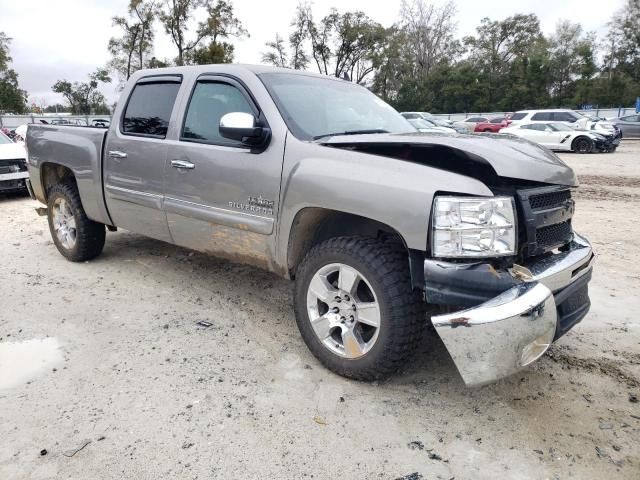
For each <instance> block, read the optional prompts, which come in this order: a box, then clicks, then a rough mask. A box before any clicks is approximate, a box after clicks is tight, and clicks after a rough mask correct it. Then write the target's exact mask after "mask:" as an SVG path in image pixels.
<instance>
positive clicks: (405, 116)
mask: <svg viewBox="0 0 640 480" xmlns="http://www.w3.org/2000/svg"><path fill="white" fill-rule="evenodd" d="M402 116H403V117H404V118H408V119H412V118H422V117H421V116H420V115H418V114H417V113H403V114H402Z"/></svg>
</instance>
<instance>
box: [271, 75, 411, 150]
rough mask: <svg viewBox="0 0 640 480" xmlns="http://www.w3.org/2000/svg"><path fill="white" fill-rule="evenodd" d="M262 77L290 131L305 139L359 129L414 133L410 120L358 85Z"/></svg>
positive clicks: (300, 77)
mask: <svg viewBox="0 0 640 480" xmlns="http://www.w3.org/2000/svg"><path fill="white" fill-rule="evenodd" d="M259 76H260V79H261V80H262V82H263V83H264V84H265V86H266V87H267V90H268V91H269V93H270V94H271V97H272V98H273V100H274V101H275V102H276V105H277V106H278V109H279V110H280V113H281V114H282V116H283V117H284V120H285V122H286V123H287V126H288V127H289V130H291V132H292V133H293V134H294V135H295V136H296V137H298V138H300V139H302V140H313V139H315V138H320V137H323V136H328V135H331V134H345V133H347V134H353V133H358V132H363V133H381V132H390V133H404V132H415V128H413V127H412V126H411V124H410V123H409V122H408V121H407V119H405V118H404V117H403V116H402V115H400V114H399V113H398V112H396V111H395V110H394V109H393V108H392V107H391V106H389V105H387V104H386V103H385V102H383V101H382V100H380V99H379V98H378V97H376V96H375V95H374V94H373V93H371V92H370V91H369V90H367V89H366V88H364V87H361V86H359V85H355V84H353V83H350V82H347V81H345V80H336V79H332V78H329V77H327V78H326V79H325V78H321V77H314V76H310V75H299V74H288V73H263V74H261V75H259Z"/></svg>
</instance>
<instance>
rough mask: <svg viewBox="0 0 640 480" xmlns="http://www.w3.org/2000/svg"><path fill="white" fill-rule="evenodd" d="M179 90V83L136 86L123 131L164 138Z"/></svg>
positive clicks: (130, 99) (125, 114)
mask: <svg viewBox="0 0 640 480" xmlns="http://www.w3.org/2000/svg"><path fill="white" fill-rule="evenodd" d="M179 88H180V84H179V83H141V84H138V85H136V86H135V88H134V89H133V93H131V96H130V97H129V102H128V103H127V108H126V110H125V112H124V119H123V121H122V131H123V132H124V133H129V134H135V135H149V136H154V137H162V138H164V137H165V136H166V135H167V129H168V128H169V119H170V118H171V111H172V110H173V104H174V103H175V101H176V96H177V95H178V89H179Z"/></svg>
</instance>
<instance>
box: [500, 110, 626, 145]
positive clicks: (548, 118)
mask: <svg viewBox="0 0 640 480" xmlns="http://www.w3.org/2000/svg"><path fill="white" fill-rule="evenodd" d="M510 120H511V122H512V125H521V124H526V123H549V122H553V123H563V124H565V125H567V126H569V127H571V128H573V129H575V130H589V131H593V132H596V133H600V134H602V135H612V136H613V137H614V138H619V137H620V135H619V129H617V128H616V127H615V126H614V125H613V123H611V122H606V121H600V120H594V119H592V118H589V117H587V116H585V115H581V114H580V113H577V112H574V111H573V110H568V109H550V110H520V111H517V112H516V113H514V114H512V115H511V118H510Z"/></svg>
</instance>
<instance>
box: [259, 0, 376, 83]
mask: <svg viewBox="0 0 640 480" xmlns="http://www.w3.org/2000/svg"><path fill="white" fill-rule="evenodd" d="M291 26H292V27H293V31H292V32H291V34H290V35H289V48H290V50H291V58H290V59H288V55H287V53H286V50H287V47H286V45H285V42H284V40H283V39H282V38H281V37H280V36H279V35H277V34H276V38H275V41H271V42H267V43H266V46H267V48H268V50H267V52H265V53H263V54H262V61H263V62H265V63H269V64H272V65H275V66H279V67H290V68H295V69H305V68H306V67H307V66H308V65H309V63H313V64H314V65H315V67H316V68H317V69H318V72H320V73H322V74H325V75H333V76H335V77H341V78H342V77H348V78H350V79H353V80H354V81H355V82H356V83H363V82H364V81H365V79H366V78H367V76H368V75H369V74H370V73H372V72H373V71H374V70H375V68H376V67H377V66H378V62H377V61H376V60H377V59H378V58H379V56H378V53H377V52H378V51H379V50H380V49H381V48H382V46H383V44H384V42H385V41H386V35H385V29H384V28H383V27H382V26H381V25H380V24H379V23H377V22H374V21H373V20H371V19H370V18H369V17H367V16H366V15H365V14H364V12H361V11H354V12H345V13H343V14H341V13H339V12H338V11H337V10H336V9H335V8H333V9H331V11H330V12H329V14H328V15H327V16H325V17H324V18H322V19H321V20H320V21H319V22H316V21H315V19H314V17H313V13H312V11H311V7H310V5H308V4H300V5H298V8H297V9H296V15H295V18H294V19H293V21H292V23H291ZM305 43H308V45H305ZM307 48H308V49H309V50H308V51H310V53H307V50H306V49H307ZM310 59H313V62H311V60H310Z"/></svg>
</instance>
